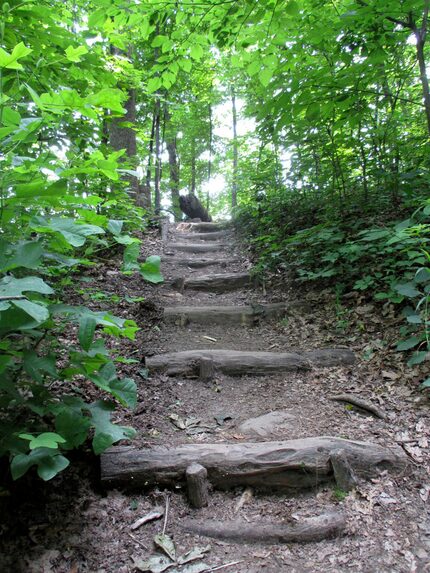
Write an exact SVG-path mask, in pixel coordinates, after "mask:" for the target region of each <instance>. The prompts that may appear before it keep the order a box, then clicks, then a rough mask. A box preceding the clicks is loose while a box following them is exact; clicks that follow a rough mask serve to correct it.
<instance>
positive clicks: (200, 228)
mask: <svg viewBox="0 0 430 573" xmlns="http://www.w3.org/2000/svg"><path fill="white" fill-rule="evenodd" d="M229 225H230V223H229V222H228V221H219V222H218V223H191V222H190V223H187V222H186V221H184V222H182V223H179V224H178V225H177V226H176V228H177V229H178V231H191V232H192V233H216V232H218V231H223V230H225V229H227V228H228V227H229Z"/></svg>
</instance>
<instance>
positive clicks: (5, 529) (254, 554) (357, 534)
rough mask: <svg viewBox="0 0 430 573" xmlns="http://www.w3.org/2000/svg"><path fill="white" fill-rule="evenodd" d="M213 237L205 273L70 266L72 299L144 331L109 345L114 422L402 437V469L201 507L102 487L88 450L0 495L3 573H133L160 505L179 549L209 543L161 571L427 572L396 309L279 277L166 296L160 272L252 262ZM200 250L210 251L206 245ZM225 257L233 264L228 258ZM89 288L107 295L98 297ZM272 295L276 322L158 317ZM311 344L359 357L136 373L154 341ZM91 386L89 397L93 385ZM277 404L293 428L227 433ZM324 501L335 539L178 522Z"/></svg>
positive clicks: (417, 408) (189, 345)
mask: <svg viewBox="0 0 430 573" xmlns="http://www.w3.org/2000/svg"><path fill="white" fill-rule="evenodd" d="M178 236H180V235H179V232H176V233H174V232H173V230H172V231H171V236H170V237H169V243H174V241H175V240H176V241H178V242H179V241H180V242H185V241H183V240H180V239H179V238H178ZM224 242H225V243H226V244H227V246H226V247H224V248H223V249H221V250H220V257H222V258H225V259H226V260H227V262H226V263H222V264H220V265H214V266H211V267H207V268H206V269H193V270H191V269H189V268H187V267H186V266H185V267H184V266H181V265H178V264H176V263H175V258H177V257H178V256H179V255H180V256H181V257H183V258H192V257H193V256H194V257H201V256H203V254H199V255H191V254H188V253H187V254H185V253H181V254H180V253H176V254H175V255H170V254H166V255H165V256H164V258H163V264H162V268H163V273H164V275H165V278H166V280H165V283H164V284H163V285H161V286H155V287H154V286H151V285H148V284H147V283H144V282H143V279H141V278H140V277H139V276H138V275H135V276H132V277H125V276H124V275H122V274H121V273H120V272H119V270H118V269H119V265H120V262H119V259H116V258H112V259H110V260H109V261H106V263H105V264H103V265H100V267H98V268H95V269H92V270H91V271H90V272H89V273H87V274H86V275H85V277H76V282H78V281H79V280H81V282H82V289H79V288H78V289H77V290H78V291H80V292H77V290H76V288H75V289H74V290H71V292H70V299H71V302H76V303H79V304H81V303H85V304H87V305H88V306H91V307H92V308H95V309H96V308H97V309H102V308H105V309H109V310H110V311H111V312H112V313H113V314H117V315H120V316H123V317H127V318H131V319H134V320H136V322H137V323H138V324H139V326H141V327H142V330H141V331H140V332H139V333H138V335H137V337H136V340H135V341H129V340H122V341H113V342H111V347H112V349H113V350H114V352H115V354H117V355H122V356H126V357H128V358H133V359H136V360H137V362H136V363H133V364H122V365H121V368H120V370H121V373H122V374H124V375H128V376H133V377H134V378H135V380H136V382H137V383H138V386H139V402H138V406H137V408H136V409H135V410H134V411H132V412H131V411H125V410H123V409H119V410H118V412H117V414H116V416H115V420H116V421H118V422H119V423H122V424H126V425H132V426H134V427H135V428H136V429H137V430H138V436H137V438H136V439H135V440H134V441H133V446H136V447H150V446H151V445H154V444H164V445H175V444H183V443H193V442H221V441H222V442H232V443H238V442H243V441H264V440H268V439H273V440H288V439H294V438H302V437H311V436H323V435H326V436H337V437H343V438H350V439H356V440H363V441H370V442H375V443H379V444H383V445H386V446H394V445H400V446H401V447H403V449H404V450H405V452H406V453H407V454H408V456H409V458H410V468H409V469H408V471H407V472H405V474H404V475H400V476H399V475H395V476H393V475H390V474H388V473H382V474H381V475H379V476H377V477H375V478H374V479H372V480H371V481H369V482H360V484H359V486H358V488H357V489H356V490H354V491H353V492H351V493H349V494H348V495H346V494H345V492H342V491H339V490H337V489H336V488H334V487H330V488H324V489H319V490H316V489H315V490H312V491H309V492H306V493H304V494H300V495H298V496H294V497H291V496H286V495H279V494H277V495H267V494H264V495H263V494H259V492H254V494H253V495H252V496H251V497H250V498H249V499H247V501H246V503H244V505H243V506H242V507H241V508H240V510H238V511H236V509H235V508H236V507H237V503H238V501H239V500H240V498H241V496H242V493H243V490H242V489H240V488H237V489H235V490H233V491H229V492H216V491H214V492H211V495H210V502H209V506H208V507H206V508H204V509H200V510H192V509H190V507H189V505H188V503H187V500H186V496H185V494H184V492H183V491H182V489H181V488H178V489H176V490H174V491H159V490H152V491H138V492H136V491H133V492H122V491H116V490H114V491H104V490H103V489H102V488H101V486H100V482H99V476H98V469H97V463H98V462H97V460H96V459H95V458H94V457H93V456H92V455H91V454H90V453H89V451H88V453H84V454H80V455H77V456H76V458H77V459H76V461H75V463H73V464H72V465H71V467H70V468H69V469H68V470H66V471H65V472H63V473H62V474H61V475H59V476H57V478H55V479H54V480H52V481H51V482H49V483H48V484H43V483H40V482H37V481H36V480H35V479H34V476H32V475H31V474H30V475H28V476H26V477H25V478H23V479H22V480H20V481H19V482H17V483H16V484H11V485H10V486H8V487H7V489H4V490H1V491H2V492H3V493H4V496H3V497H2V498H0V501H1V506H0V507H1V508H2V515H1V518H0V527H1V530H0V531H1V533H2V541H1V543H0V550H1V555H0V570H1V571H2V572H4V573H8V572H10V573H15V572H20V571H25V572H33V573H42V572H43V573H45V572H46V573H49V572H53V573H83V572H93V573H95V572H98V573H102V572H103V573H128V572H134V571H138V570H139V568H138V566H139V562H142V561H144V560H146V559H147V558H149V557H150V556H151V555H155V554H157V551H156V548H155V547H154V544H153V539H154V536H155V535H156V534H158V533H160V532H161V531H162V530H163V519H161V520H156V521H153V522H150V523H147V524H145V525H143V526H142V527H140V528H139V529H136V530H132V529H131V525H132V524H133V522H135V521H136V520H137V519H138V518H140V517H142V516H144V515H145V514H146V513H148V512H149V511H151V510H152V509H153V508H154V507H155V506H163V507H166V503H167V506H168V513H167V519H166V534H168V535H169V536H170V537H171V538H172V539H173V540H174V542H175V545H176V548H177V552H178V554H181V555H182V554H184V553H185V552H186V551H189V550H191V549H193V548H194V547H196V546H199V547H202V546H206V545H210V549H209V550H208V552H207V553H206V554H205V556H204V558H203V559H201V560H197V561H195V562H194V567H195V569H192V568H191V564H189V565H188V569H187V568H184V567H183V568H179V569H176V568H171V569H168V571H171V572H172V571H183V572H184V573H191V572H192V571H202V569H201V568H200V569H199V568H197V567H196V566H197V564H201V563H202V562H204V563H205V564H206V565H207V567H206V571H210V570H215V569H214V568H216V567H219V566H222V565H228V564H231V565H228V566H226V567H224V568H222V569H219V570H221V571H226V572H228V573H245V572H246V573H258V572H260V571H261V572H280V571H285V572H292V573H293V572H297V573H302V572H323V571H324V572H340V571H357V572H358V571H359V572H369V573H370V572H372V573H373V572H375V571H378V572H387V573H388V572H390V573H391V572H399V573H400V572H401V573H403V572H411V573H412V572H415V571H416V572H424V571H430V501H429V498H430V495H429V494H430V479H429V476H430V456H429V453H430V448H429V440H430V423H429V408H430V401H429V397H428V395H426V394H425V393H422V392H419V391H418V381H419V380H420V379H422V378H423V373H424V371H423V368H421V369H420V368H415V369H410V368H407V367H405V365H404V357H403V356H402V355H399V353H396V352H394V343H395V341H396V339H397V338H398V325H399V318H398V317H397V316H396V315H395V313H394V310H393V308H391V307H390V306H389V305H385V306H384V307H382V306H381V307H375V306H374V305H372V304H369V303H367V301H365V300H360V299H356V298H347V299H345V300H342V301H339V300H338V301H336V300H335V299H334V298H333V296H332V295H331V294H330V293H329V292H321V293H317V292H306V291H304V290H303V289H301V288H298V287H297V286H294V285H293V284H292V283H291V284H290V283H288V282H286V281H285V279H283V278H276V277H272V278H271V279H270V281H267V282H266V283H264V284H260V285H258V286H254V287H253V288H249V289H242V290H239V291H233V292H229V293H225V294H222V295H220V294H213V293H201V292H195V291H187V290H185V291H184V292H178V290H176V289H175V288H172V287H171V286H170V282H171V280H173V279H176V278H178V277H181V276H182V277H184V276H186V277H188V276H190V275H192V276H199V275H203V274H213V273H222V272H229V273H231V272H240V271H243V270H247V269H249V268H250V267H251V265H250V263H249V261H248V260H247V258H246V257H245V256H244V253H246V246H243V245H242V246H239V245H237V244H236V242H235V239H234V236H233V235H232V234H230V236H228V238H227V240H226V241H224ZM202 244H205V243H203V241H202ZM161 251H162V244H161V241H160V239H159V238H158V237H157V236H150V237H148V238H147V239H146V240H145V244H144V252H143V253H142V256H143V257H145V256H147V255H148V254H154V253H158V252H161ZM171 251H172V250H170V251H169V252H171ZM204 256H205V257H208V258H211V257H213V256H214V253H208V254H207V255H206V254H205V255H204ZM232 257H234V258H235V259H236V258H237V261H235V262H233V263H230V262H228V261H229V259H230V258H232ZM78 284H79V283H78ZM100 292H103V293H105V295H104V296H102V297H100V294H98V295H97V293H100ZM112 295H117V296H118V299H119V300H118V302H116V297H114V298H115V301H114V302H112ZM140 296H144V297H145V300H144V301H141V302H127V301H126V298H125V297H140ZM277 301H286V302H287V303H288V304H289V305H290V307H289V310H288V311H287V314H286V316H285V318H283V319H282V320H278V321H273V322H270V323H268V322H261V323H260V324H257V325H256V326H254V327H225V326H216V325H210V326H207V327H206V326H201V325H193V324H189V325H187V326H186V327H180V326H175V325H167V324H163V322H162V309H163V307H165V306H178V305H187V306H192V305H193V306H201V305H230V304H232V305H233V304H234V305H244V304H250V303H259V304H261V303H264V302H277ZM324 347H347V348H351V349H352V350H354V352H355V353H356V355H357V358H358V360H357V363H356V364H355V365H354V366H353V367H342V368H314V369H313V370H311V371H309V372H300V373H285V374H277V375H270V376H259V377H251V376H243V377H235V378H233V377H229V376H225V375H221V374H216V376H215V379H214V380H213V381H211V382H202V381H200V380H198V379H196V378H170V377H167V376H165V375H158V374H157V375H154V374H152V373H149V377H148V378H146V377H145V371H144V358H145V356H151V355H154V354H158V353H161V352H171V351H179V350H187V349H190V350H191V349H202V348H214V349H215V348H219V349H222V348H224V349H237V350H270V351H275V352H276V351H279V352H282V351H287V350H291V349H297V350H310V349H314V348H324ZM91 391H92V392H94V396H90V398H91V399H93V398H94V397H95V396H96V393H95V391H94V390H91ZM346 392H348V393H354V394H356V395H357V396H359V397H361V398H364V399H366V400H367V401H369V402H371V403H373V404H375V405H376V406H378V407H379V408H380V409H381V410H383V411H384V413H385V415H386V418H385V419H384V420H381V419H378V418H375V417H372V416H368V415H363V414H362V413H358V412H356V411H355V410H352V409H349V408H348V407H345V405H344V404H341V403H339V402H335V401H332V400H330V397H331V396H333V395H334V394H339V393H346ZM274 410H285V411H287V412H288V413H289V414H291V416H292V417H291V423H288V424H287V426H286V427H283V428H281V429H276V428H275V429H273V430H272V431H271V433H270V437H269V438H268V437H262V436H259V435H256V434H254V435H252V436H250V435H245V434H244V433H241V432H240V431H239V426H240V425H241V424H242V423H243V422H244V421H245V420H247V419H249V418H253V417H256V416H261V415H263V414H266V413H268V412H271V411H274ZM178 426H180V427H178ZM181 428H182V429H181ZM333 509H335V510H341V511H344V512H345V513H346V515H347V519H348V528H347V532H346V535H344V536H342V537H340V538H337V539H333V540H326V541H321V542H318V543H309V544H288V545H259V544H253V545H250V544H244V545H240V544H237V543H227V542H221V541H217V540H212V539H205V538H199V537H197V536H195V535H191V534H188V533H185V532H184V531H183V530H182V528H181V520H182V519H183V518H184V517H187V518H190V517H198V518H199V519H205V518H207V519H217V520H222V519H223V520H226V521H230V520H233V519H241V520H245V521H247V522H250V523H253V522H255V523H260V522H270V523H274V524H279V523H283V522H290V521H291V522H294V521H295V520H298V519H300V518H302V517H305V516H315V515H319V514H321V513H325V512H327V511H331V510H333ZM136 564H137V567H136ZM211 568H212V569H211ZM141 570H144V569H141Z"/></svg>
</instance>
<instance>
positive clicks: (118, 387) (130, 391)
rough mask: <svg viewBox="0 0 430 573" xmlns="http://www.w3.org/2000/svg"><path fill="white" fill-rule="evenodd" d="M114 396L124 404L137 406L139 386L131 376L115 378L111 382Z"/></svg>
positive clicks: (131, 406) (110, 385)
mask: <svg viewBox="0 0 430 573" xmlns="http://www.w3.org/2000/svg"><path fill="white" fill-rule="evenodd" d="M109 387H110V391H111V394H112V396H115V398H117V400H119V402H121V404H122V405H123V406H128V407H129V408H135V407H136V404H137V386H136V384H135V382H134V380H132V379H131V378H122V379H121V380H119V379H115V380H113V381H112V382H111V383H110V384H109Z"/></svg>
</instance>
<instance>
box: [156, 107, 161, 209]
mask: <svg viewBox="0 0 430 573" xmlns="http://www.w3.org/2000/svg"><path fill="white" fill-rule="evenodd" d="M160 148H161V145H160V100H159V99H158V98H157V101H156V104H155V177H154V202H155V205H154V206H155V212H156V213H157V214H158V213H160V209H161V195H160V180H161V157H160V152H161V149H160Z"/></svg>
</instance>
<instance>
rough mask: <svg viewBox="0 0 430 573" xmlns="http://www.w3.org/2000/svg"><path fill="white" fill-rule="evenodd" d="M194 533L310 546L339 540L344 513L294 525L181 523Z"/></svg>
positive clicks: (258, 541) (238, 539)
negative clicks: (326, 540) (308, 544)
mask: <svg viewBox="0 0 430 573" xmlns="http://www.w3.org/2000/svg"><path fill="white" fill-rule="evenodd" d="M181 527H182V528H183V529H184V530H185V531H188V532H190V533H194V534H197V535H204V536H206V537H213V538H215V539H224V540H225V541H230V542H238V543H253V544H254V543H270V544H274V543H310V542H315V541H322V540H323V539H330V538H332V537H338V536H339V535H342V533H344V532H345V529H346V516H345V515H344V514H343V513H338V512H333V513H324V514H323V515H318V516H316V517H305V518H302V519H301V520H300V521H298V522H293V523H260V522H258V523H249V522H247V521H233V522H228V521H227V522H226V521H224V520H223V521H209V520H206V521H197V520H196V521H191V520H190V519H186V520H183V521H181Z"/></svg>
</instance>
